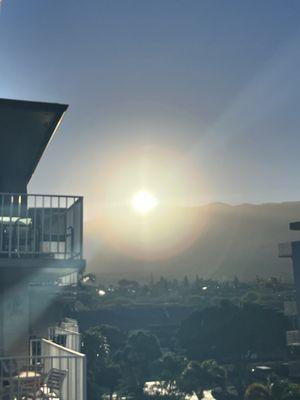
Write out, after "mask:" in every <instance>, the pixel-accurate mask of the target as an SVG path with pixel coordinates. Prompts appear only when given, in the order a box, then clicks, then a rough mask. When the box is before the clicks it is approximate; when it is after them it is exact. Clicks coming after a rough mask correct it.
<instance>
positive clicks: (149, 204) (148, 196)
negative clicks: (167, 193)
mask: <svg viewBox="0 0 300 400" xmlns="http://www.w3.org/2000/svg"><path fill="white" fill-rule="evenodd" d="M131 205H132V207H133V208H134V210H135V211H137V212H138V213H140V214H148V212H150V211H151V210H153V209H154V208H155V207H156V206H157V205H158V200H157V198H156V197H155V196H154V195H153V194H152V193H151V192H148V191H147V190H140V191H139V192H137V193H136V194H135V195H134V196H133V198H132V200H131Z"/></svg>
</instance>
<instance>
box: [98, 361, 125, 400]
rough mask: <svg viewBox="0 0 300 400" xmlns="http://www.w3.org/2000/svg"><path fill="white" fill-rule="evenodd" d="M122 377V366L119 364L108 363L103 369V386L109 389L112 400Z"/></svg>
mask: <svg viewBox="0 0 300 400" xmlns="http://www.w3.org/2000/svg"><path fill="white" fill-rule="evenodd" d="M120 378H121V370H120V366H119V365H117V364H108V365H105V367H104V368H103V369H102V370H101V383H102V384H101V386H103V387H105V388H107V389H108V391H109V398H110V400H112V398H113V394H114V392H115V391H116V388H117V387H118V385H119V382H120Z"/></svg>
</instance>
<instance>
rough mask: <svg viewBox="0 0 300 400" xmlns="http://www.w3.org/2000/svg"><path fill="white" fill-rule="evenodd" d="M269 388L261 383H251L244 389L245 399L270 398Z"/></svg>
mask: <svg viewBox="0 0 300 400" xmlns="http://www.w3.org/2000/svg"><path fill="white" fill-rule="evenodd" d="M271 399H272V398H271V397H270V394H269V388H268V387H267V386H266V385H263V384H262V383H252V384H251V385H249V386H248V387H247V389H246V393H245V400H271Z"/></svg>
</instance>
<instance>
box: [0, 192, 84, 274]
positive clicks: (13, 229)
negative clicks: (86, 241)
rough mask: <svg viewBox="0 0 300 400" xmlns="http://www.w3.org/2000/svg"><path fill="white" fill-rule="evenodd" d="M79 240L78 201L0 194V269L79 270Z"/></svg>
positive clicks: (80, 206) (80, 218)
mask: <svg viewBox="0 0 300 400" xmlns="http://www.w3.org/2000/svg"><path fill="white" fill-rule="evenodd" d="M82 236H83V198H82V197H79V196H59V195H37V194H20V193H17V194H11V193H9V194H7V193H0V266H11V265H12V264H13V265H15V266H16V260H20V259H21V260H22V263H20V262H19V263H17V266H21V265H22V266H24V265H26V263H27V264H28V265H30V266H32V267H35V266H40V265H41V262H42V260H44V261H46V260H47V261H48V264H49V262H50V264H51V261H52V266H53V262H54V261H57V262H59V261H61V264H62V265H65V266H66V265H68V264H69V265H70V266H71V267H72V266H74V265H76V262H77V264H78V266H79V268H80V267H81V268H82V267H83V264H84V262H83V255H82V242H83V238H82ZM13 260H14V261H13ZM54 264H55V263H54ZM57 264H59V263H57Z"/></svg>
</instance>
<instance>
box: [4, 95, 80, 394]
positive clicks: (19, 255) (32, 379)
mask: <svg viewBox="0 0 300 400" xmlns="http://www.w3.org/2000/svg"><path fill="white" fill-rule="evenodd" d="M66 109H67V106H66V105H62V104H53V103H40V102H30V101H19V100H5V99H0V140H1V142H0V143H1V145H0V149H1V151H0V399H5V400H9V399H11V400H12V399H15V398H20V399H21V398H22V399H25V398H36V397H37V398H39V397H38V396H37V393H38V392H39V393H40V394H41V393H42V392H44V394H45V395H46V394H47V395H50V394H51V390H52V391H53V398H63V399H64V400H85V396H86V395H85V391H86V388H85V356H84V355H83V354H81V353H80V347H79V343H80V339H79V333H78V327H77V324H76V321H73V320H69V321H64V324H62V325H60V326H59V327H55V328H52V329H51V330H50V331H49V332H47V328H48V326H49V325H53V324H54V322H55V320H56V319H57V315H55V314H53V312H52V304H53V302H54V301H55V298H56V296H57V295H58V294H60V293H61V292H62V290H63V288H65V287H66V286H68V285H73V286H74V285H76V284H77V282H78V280H79V278H80V277H81V275H82V273H83V271H84V269H85V260H84V259H83V253H82V247H83V227H82V225H83V199H82V197H80V196H67V195H45V194H40V193H38V194H28V193H27V185H28V183H29V181H30V179H31V177H32V174H33V173H34V171H35V169H36V167H37V165H38V162H39V160H40V158H41V156H42V154H43V152H44V150H45V149H46V146H47V145H48V143H49V142H50V140H51V138H52V136H53V134H54V132H55V130H56V128H57V127H58V125H59V123H60V121H61V119H62V117H63V114H64V112H65V111H66ZM62 173H63V171H62ZM49 174H51V170H49ZM45 178H46V177H45ZM43 338H47V339H43ZM57 338H60V339H61V342H60V343H58V340H57ZM41 391H42V392H41ZM55 391H56V392H55ZM46 392H47V393H46ZM30 396H31V397H30ZM35 396H36V397H35ZM40 397H41V398H42V396H41V395H40ZM50 397H51V396H50ZM50 397H49V396H48V397H47V398H50ZM43 398H44V397H43ZM45 398H46V397H45ZM51 398H52V397H51Z"/></svg>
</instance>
